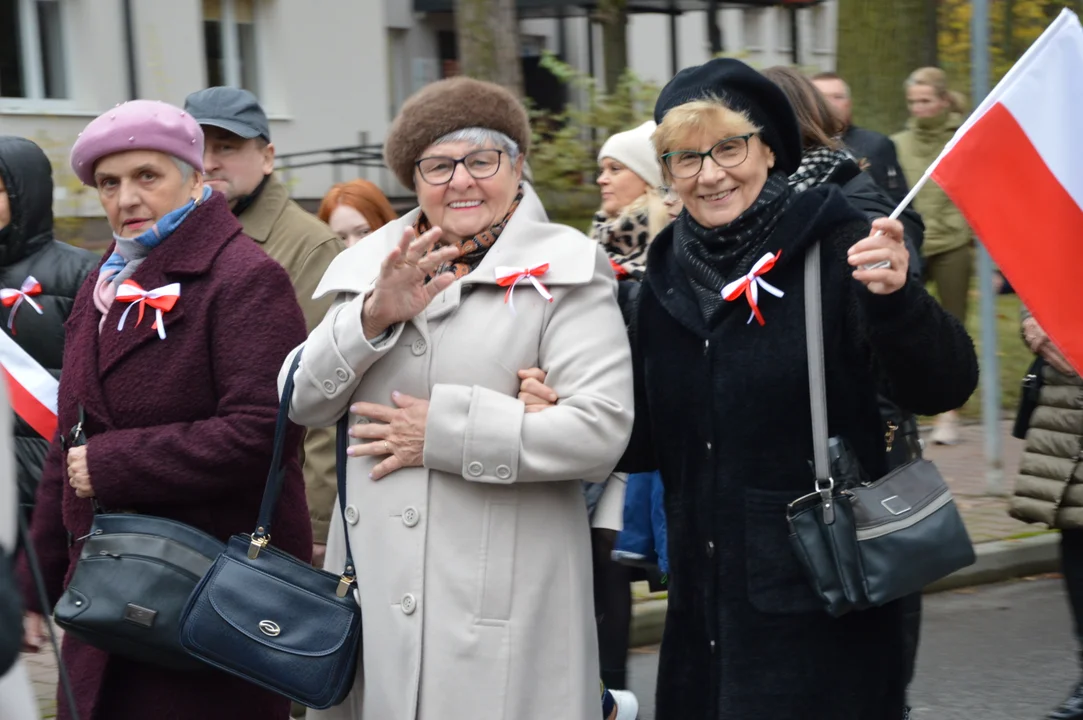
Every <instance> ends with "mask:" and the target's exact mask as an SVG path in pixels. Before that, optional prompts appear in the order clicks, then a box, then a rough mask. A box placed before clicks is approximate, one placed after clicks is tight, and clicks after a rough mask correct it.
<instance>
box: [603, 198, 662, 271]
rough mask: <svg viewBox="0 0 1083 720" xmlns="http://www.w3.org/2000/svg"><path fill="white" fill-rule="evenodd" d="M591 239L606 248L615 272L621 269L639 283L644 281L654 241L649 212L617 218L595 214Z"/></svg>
mask: <svg viewBox="0 0 1083 720" xmlns="http://www.w3.org/2000/svg"><path fill="white" fill-rule="evenodd" d="M590 237H591V239H592V240H595V241H597V242H598V243H600V244H601V246H602V247H603V248H605V252H606V254H607V255H609V260H610V262H612V263H613V265H614V269H616V267H620V269H621V270H623V271H624V274H625V275H627V276H628V277H630V278H634V279H636V280H640V279H642V278H643V272H644V270H645V265H646V262H647V250H648V249H649V247H650V244H651V240H653V239H654V238H653V237H651V233H650V227H649V216H648V214H647V211H646V210H644V211H643V212H640V213H637V214H636V215H625V216H622V217H618V218H610V217H608V216H606V214H605V213H601V212H599V213H596V214H595V215H594V220H593V222H592V223H591V227H590Z"/></svg>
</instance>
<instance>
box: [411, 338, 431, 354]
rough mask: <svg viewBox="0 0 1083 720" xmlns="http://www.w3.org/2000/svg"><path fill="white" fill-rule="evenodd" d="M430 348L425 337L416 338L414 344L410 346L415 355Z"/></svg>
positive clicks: (423, 352)
mask: <svg viewBox="0 0 1083 720" xmlns="http://www.w3.org/2000/svg"><path fill="white" fill-rule="evenodd" d="M428 349H429V344H428V343H427V342H425V338H418V339H417V340H414V344H413V345H412V346H411V348H410V350H411V352H413V353H414V355H424V354H425V351H426V350H428Z"/></svg>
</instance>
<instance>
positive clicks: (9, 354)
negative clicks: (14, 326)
mask: <svg viewBox="0 0 1083 720" xmlns="http://www.w3.org/2000/svg"><path fill="white" fill-rule="evenodd" d="M0 364H2V365H3V366H4V369H5V370H7V371H8V372H9V373H11V377H12V379H14V380H15V382H17V383H19V384H20V385H22V386H23V387H24V388H26V391H27V392H29V393H30V394H31V395H33V396H34V397H35V398H37V400H38V402H40V403H41V404H42V405H44V406H45V407H47V408H49V409H50V410H52V411H53V413H56V396H57V391H58V389H59V387H60V383H58V382H57V380H56V378H54V377H53V376H52V375H50V374H49V371H48V370H46V369H45V368H43V367H42V366H41V365H39V364H38V363H37V361H36V360H34V358H32V357H30V355H29V354H27V352H26V351H25V350H23V349H22V348H21V347H19V344H18V343H17V342H15V341H14V340H12V339H11V336H10V335H8V334H7V333H4V332H0Z"/></svg>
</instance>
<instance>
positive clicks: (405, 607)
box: [401, 593, 417, 615]
mask: <svg viewBox="0 0 1083 720" xmlns="http://www.w3.org/2000/svg"><path fill="white" fill-rule="evenodd" d="M401 606H402V611H403V612H404V613H406V614H407V615H413V614H414V610H417V599H416V598H415V597H414V596H413V595H411V594H410V593H406V594H405V595H403V596H402V604H401Z"/></svg>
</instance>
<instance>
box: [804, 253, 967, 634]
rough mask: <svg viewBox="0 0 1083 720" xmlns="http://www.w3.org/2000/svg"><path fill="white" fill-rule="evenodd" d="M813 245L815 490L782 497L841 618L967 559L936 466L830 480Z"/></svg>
mask: <svg viewBox="0 0 1083 720" xmlns="http://www.w3.org/2000/svg"><path fill="white" fill-rule="evenodd" d="M820 303H821V299H820V252H819V245H815V246H813V248H812V249H810V250H809V253H808V256H807V257H806V261H805V328H806V334H807V339H808V363H809V388H810V389H809V397H810V399H811V404H812V434H813V456H814V466H815V470H816V483H815V490H814V492H812V493H810V494H808V495H806V496H804V497H802V498H798V499H797V500H795V501H793V502H792V503H790V505H789V507H788V508H787V518H788V519H789V523H790V542H791V545H792V547H793V550H794V552H795V553H796V554H797V557H798V560H799V561H800V562H801V564H802V565H803V566H804V568H805V572H806V574H807V575H808V578H809V581H810V583H811V584H812V589H813V590H814V591H815V592H816V594H817V595H818V596H819V597H820V599H821V600H823V603H824V608H825V609H826V610H827V612H828V613H829V614H830V615H832V616H834V617H839V616H841V615H844V614H845V613H847V612H850V611H851V610H862V609H865V608H869V607H875V606H879V605H883V604H885V603H888V602H891V601H893V600H898V599H899V598H902V597H904V596H907V595H911V594H913V593H917V592H920V591H921V590H922V589H923V588H924V587H925V586H926V585H928V584H929V583H932V582H934V581H936V580H939V579H940V578H943V577H945V576H947V575H950V574H951V573H953V572H955V571H956V570H959V569H960V568H963V567H966V566H967V565H971V564H973V563H974V561H975V555H974V546H973V545H972V544H971V542H970V536H969V535H968V534H967V531H966V526H965V525H963V519H962V517H961V516H960V515H959V511H958V509H957V508H956V507H955V503H954V501H953V500H952V496H951V490H950V489H949V488H948V486H947V483H945V482H944V479H943V478H942V477H941V476H940V473H939V471H937V469H936V466H935V465H933V464H932V463H931V462H929V461H927V460H923V459H918V460H914V461H913V462H910V463H907V464H905V465H903V466H901V467H899V468H896V469H895V470H893V471H891V472H890V473H888V474H887V475H885V476H884V477H882V478H880V479H879V480H877V481H875V482H871V483H861V482H858V483H856V484H855V483H845V484H844V483H841V482H840V483H836V481H835V479H834V478H833V477H832V473H831V464H830V460H829V454H830V451H829V438H828V430H827V395H826V390H825V381H824V350H823V322H822V317H821V304H820Z"/></svg>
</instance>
